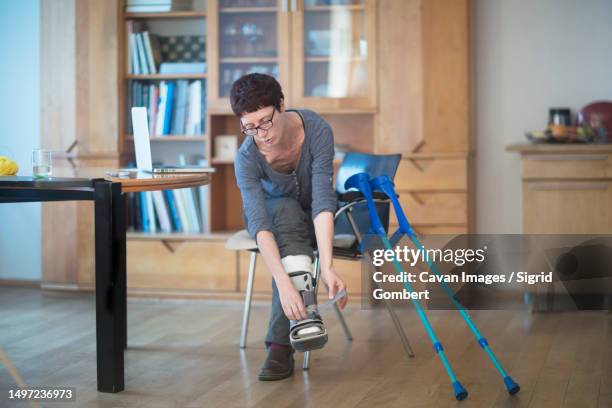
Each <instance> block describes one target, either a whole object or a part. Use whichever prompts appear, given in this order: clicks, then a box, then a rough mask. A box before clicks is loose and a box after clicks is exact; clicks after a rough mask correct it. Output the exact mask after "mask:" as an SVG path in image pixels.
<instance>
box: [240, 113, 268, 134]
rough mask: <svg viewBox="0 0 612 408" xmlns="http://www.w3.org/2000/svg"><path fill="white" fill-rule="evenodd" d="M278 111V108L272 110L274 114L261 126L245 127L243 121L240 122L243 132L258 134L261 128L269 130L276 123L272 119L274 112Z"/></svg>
mask: <svg viewBox="0 0 612 408" xmlns="http://www.w3.org/2000/svg"><path fill="white" fill-rule="evenodd" d="M275 113H276V108H275V109H274V110H273V111H272V116H270V119H269V120H266V121H265V122H262V123H261V124H260V125H259V126H257V127H251V128H245V127H244V126H242V122H240V127H241V128H242V133H244V134H245V135H247V136H257V134H258V133H259V130H260V129H261V130H265V131H268V130H270V129H271V128H272V126H273V125H274V123H273V122H272V119H274V114H275Z"/></svg>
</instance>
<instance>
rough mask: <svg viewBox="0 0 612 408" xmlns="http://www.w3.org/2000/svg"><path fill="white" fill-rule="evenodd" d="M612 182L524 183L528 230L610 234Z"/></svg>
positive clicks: (524, 207)
mask: <svg viewBox="0 0 612 408" xmlns="http://www.w3.org/2000/svg"><path fill="white" fill-rule="evenodd" d="M611 230H612V182H606V181H528V182H525V183H523V232H524V233H526V234H609V233H610V231H611Z"/></svg>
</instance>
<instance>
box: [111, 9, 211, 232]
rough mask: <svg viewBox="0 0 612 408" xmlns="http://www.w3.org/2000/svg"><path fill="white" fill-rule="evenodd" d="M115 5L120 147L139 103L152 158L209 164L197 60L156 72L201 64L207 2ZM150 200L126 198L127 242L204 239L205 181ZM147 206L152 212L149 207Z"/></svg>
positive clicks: (129, 141)
mask: <svg viewBox="0 0 612 408" xmlns="http://www.w3.org/2000/svg"><path fill="white" fill-rule="evenodd" d="M118 3H119V4H118V7H119V26H120V27H119V58H118V63H119V69H118V72H119V111H120V112H119V128H120V129H122V130H123V135H122V136H121V137H120V146H121V147H120V148H121V149H122V150H123V151H130V150H132V146H133V140H134V136H133V134H132V127H131V119H130V108H131V107H133V106H144V107H146V108H147V112H148V119H149V133H150V140H151V152H152V156H153V161H154V163H160V164H171V165H172V164H189V165H205V166H208V165H210V163H211V157H210V146H209V145H210V143H209V138H208V136H207V134H206V133H205V132H206V122H207V119H206V99H207V96H206V88H207V87H206V85H207V84H206V81H207V78H208V74H207V73H206V71H203V72H198V71H197V70H196V68H200V67H199V66H198V67H193V66H188V67H187V69H185V67H182V68H183V70H182V71H180V72H178V71H176V72H172V73H167V71H166V72H165V73H161V72H164V71H163V69H164V66H165V68H166V69H172V68H174V69H178V67H177V66H178V65H181V64H183V65H185V63H187V64H189V63H199V64H201V63H205V62H206V48H205V46H206V16H207V13H206V9H205V1H204V0H194V9H193V10H191V11H171V12H159V13H151V12H147V13H134V12H127V11H126V3H127V2H126V1H125V0H120V1H119V2H118ZM171 65H174V66H173V67H172V66H171ZM204 68H205V65H204ZM190 69H191V72H190ZM182 160H184V161H185V162H184V163H183V162H182ZM130 164H132V163H130V162H129V161H124V163H122V165H124V166H127V165H130ZM151 195H152V194H151ZM154 198H155V199H152V198H150V197H147V196H146V195H145V194H143V195H139V197H138V200H136V199H135V197H133V196H130V197H129V198H128V207H129V211H128V217H129V218H128V230H129V231H131V232H130V233H129V234H128V241H129V240H134V239H139V240H142V239H143V238H144V237H148V238H149V239H151V240H162V241H163V240H167V239H169V237H172V239H175V240H176V239H181V240H183V239H192V237H196V238H205V237H207V234H208V233H209V232H210V228H209V226H208V223H209V221H208V220H209V219H210V214H209V211H208V207H209V206H208V201H209V194H208V187H200V188H198V189H191V191H181V192H177V191H171V192H164V193H163V194H162V196H161V197H160V196H159V195H157V197H154ZM160 200H161V201H160ZM171 201H174V202H171ZM144 202H146V205H145V203H144ZM151 205H152V206H153V210H151V209H150V208H147V207H150V206H151ZM179 206H181V207H183V208H182V209H179ZM145 213H146V216H145ZM162 213H163V216H162ZM189 214H191V215H189Z"/></svg>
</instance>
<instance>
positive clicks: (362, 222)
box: [334, 152, 402, 235]
mask: <svg viewBox="0 0 612 408" xmlns="http://www.w3.org/2000/svg"><path fill="white" fill-rule="evenodd" d="M401 158H402V155H401V154H383V155H379V154H367V153H355V152H349V153H346V156H344V160H342V164H340V168H339V169H338V174H337V175H336V191H337V192H338V194H342V193H345V192H346V189H345V188H344V182H345V181H346V180H347V179H348V178H349V177H351V176H352V175H353V174H356V173H367V174H369V175H370V177H378V176H382V175H383V174H384V175H386V176H388V177H389V178H390V179H391V180H393V179H394V178H395V173H396V172H397V167H398V166H399V162H400V160H401ZM340 205H342V203H340ZM376 208H377V210H378V216H379V218H380V221H381V223H382V225H383V227H384V228H385V231H387V230H388V228H389V204H386V203H378V204H377V205H376ZM352 215H353V219H354V220H355V223H356V224H357V227H358V228H359V232H360V233H361V234H362V235H365V234H366V233H367V232H368V231H369V229H370V217H369V215H368V210H367V205H366V204H365V203H363V204H358V205H356V206H355V207H353V211H352ZM334 229H335V233H336V234H352V233H353V229H352V228H351V225H350V223H349V222H348V219H347V218H346V217H343V216H341V217H339V218H338V219H337V220H336V224H335V226H334Z"/></svg>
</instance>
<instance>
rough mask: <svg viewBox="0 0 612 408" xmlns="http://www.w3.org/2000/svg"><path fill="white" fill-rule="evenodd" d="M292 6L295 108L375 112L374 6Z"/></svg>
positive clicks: (342, 0)
mask: <svg viewBox="0 0 612 408" xmlns="http://www.w3.org/2000/svg"><path fill="white" fill-rule="evenodd" d="M290 3H291V4H292V7H291V9H292V13H291V15H292V32H293V36H292V37H293V41H292V55H291V57H292V59H291V67H292V68H291V70H292V76H291V85H292V97H293V99H294V100H293V102H294V104H295V105H296V106H300V107H309V108H313V109H317V110H319V111H323V112H326V111H330V112H334V111H349V112H350V111H361V112H366V111H373V110H374V109H375V107H376V86H375V84H376V55H375V53H376V41H375V35H376V26H375V25H376V0H300V1H298V0H290ZM293 4H295V9H294V6H293Z"/></svg>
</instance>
